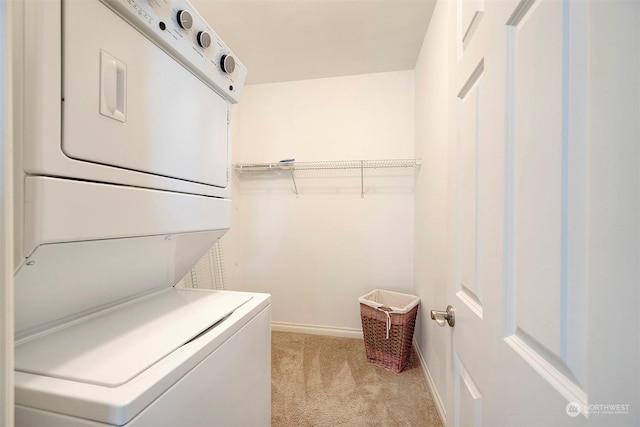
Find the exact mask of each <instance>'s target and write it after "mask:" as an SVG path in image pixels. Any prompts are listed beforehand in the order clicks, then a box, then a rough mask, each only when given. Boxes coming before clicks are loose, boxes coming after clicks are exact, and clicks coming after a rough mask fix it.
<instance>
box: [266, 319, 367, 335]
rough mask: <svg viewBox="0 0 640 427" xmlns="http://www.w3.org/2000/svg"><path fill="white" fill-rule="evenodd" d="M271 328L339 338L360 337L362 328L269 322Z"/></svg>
mask: <svg viewBox="0 0 640 427" xmlns="http://www.w3.org/2000/svg"><path fill="white" fill-rule="evenodd" d="M271 330H272V331H276V332H295V333H298V334H311V335H328V336H332V337H341V338H360V339H362V329H353V328H335V327H329V326H316V325H303V324H300V323H286V322H271Z"/></svg>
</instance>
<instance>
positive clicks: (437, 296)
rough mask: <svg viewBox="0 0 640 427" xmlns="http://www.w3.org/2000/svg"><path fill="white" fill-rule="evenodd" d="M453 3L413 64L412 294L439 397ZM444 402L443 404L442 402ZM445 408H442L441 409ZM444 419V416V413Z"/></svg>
mask: <svg viewBox="0 0 640 427" xmlns="http://www.w3.org/2000/svg"><path fill="white" fill-rule="evenodd" d="M451 3H452V2H438V3H437V4H436V8H435V10H434V13H433V16H432V18H431V23H430V24H429V29H428V31H427V34H426V36H425V40H424V44H423V45H422V50H421V52H420V56H419V58H418V62H417V64H416V70H415V74H416V80H415V84H416V92H415V93H416V95H415V96H416V104H415V109H416V113H415V114H416V128H415V131H416V141H415V153H416V157H422V158H423V159H424V160H423V167H422V170H421V172H420V175H419V176H418V179H417V182H416V188H415V246H414V247H415V253H414V258H415V260H416V262H415V268H414V272H415V276H414V278H415V292H416V294H417V295H418V296H420V299H421V303H422V304H421V308H422V309H421V310H420V320H419V322H418V325H419V328H418V330H417V331H416V341H417V344H418V347H419V349H420V353H421V354H422V356H423V357H424V359H425V362H426V364H427V367H428V370H429V373H430V375H431V378H432V379H433V383H434V385H435V387H436V389H437V390H438V394H439V395H440V398H441V399H443V400H445V399H446V398H447V393H448V392H449V390H448V388H447V385H448V384H447V370H448V369H449V368H448V361H449V360H450V357H449V347H450V343H449V340H450V333H449V331H448V330H446V329H444V328H440V327H438V326H437V325H436V324H435V322H433V321H432V320H431V319H430V316H429V312H430V310H432V309H436V310H444V309H445V308H446V306H447V304H448V303H450V301H447V293H446V292H447V283H446V281H447V278H448V277H450V274H449V271H448V268H450V260H449V259H448V257H447V250H446V248H447V233H448V232H449V228H450V220H451V218H449V217H448V216H447V204H448V185H449V183H448V170H447V164H448V150H447V144H448V123H449V120H450V116H452V115H455V110H454V109H453V108H450V107H449V105H448V98H449V87H450V84H449V72H448V71H449V69H450V67H449V64H450V61H451V60H453V58H450V57H449V53H450V52H454V50H453V49H452V46H451V42H452V39H453V38H452V37H449V34H452V32H453V31H454V30H455V22H452V20H451V16H452V14H451V13H450V9H451ZM441 403H444V402H441ZM440 409H443V408H440ZM442 415H444V414H442Z"/></svg>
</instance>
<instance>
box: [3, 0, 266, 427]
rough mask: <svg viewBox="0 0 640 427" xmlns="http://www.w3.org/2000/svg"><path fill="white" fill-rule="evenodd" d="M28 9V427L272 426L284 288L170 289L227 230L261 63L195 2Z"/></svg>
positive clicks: (19, 394)
mask: <svg viewBox="0 0 640 427" xmlns="http://www.w3.org/2000/svg"><path fill="white" fill-rule="evenodd" d="M13 9H14V15H13V16H12V23H13V25H14V28H15V31H14V43H15V45H14V51H15V53H16V57H15V58H14V59H13V63H14V70H13V74H14V76H15V78H16V84H15V85H14V90H15V93H16V96H15V105H14V114H15V134H16V150H15V153H14V154H15V159H16V161H15V169H14V170H15V184H16V185H15V207H16V215H15V218H16V229H15V254H16V275H15V312H16V318H15V325H16V348H15V369H16V371H15V384H16V390H15V391H16V394H15V398H16V408H15V411H16V413H15V415H16V423H17V425H18V426H49V425H51V426H69V427H73V426H107V425H127V426H136V427H140V426H178V425H179V426H189V425H191V426H195V425H198V426H202V425H208V426H215V425H224V426H228V425H252V426H257V425H268V424H269V423H270V412H271V403H270V369H271V366H270V362H271V360H270V309H271V305H270V297H269V295H266V294H255V293H243V292H228V291H207V290H198V289H176V288H174V287H173V285H174V284H175V283H176V282H178V281H179V280H180V278H182V276H184V274H185V273H186V272H187V271H189V269H190V268H191V267H192V266H193V265H194V264H195V263H196V261H197V260H198V259H199V258H200V257H201V256H202V254H203V253H204V252H206V250H207V249H208V248H210V247H211V246H212V245H213V244H214V243H215V242H216V241H217V239H219V238H220V237H221V236H222V235H223V234H224V233H225V232H226V230H228V228H229V226H230V217H231V200H230V187H229V181H230V155H229V144H230V114H229V112H230V106H231V104H232V103H235V102H237V100H238V96H239V94H240V91H241V89H242V86H243V84H244V80H245V77H246V73H247V70H246V68H245V67H244V66H243V64H242V63H241V62H240V61H238V60H237V59H235V57H234V55H233V53H232V52H231V51H230V50H229V48H228V47H227V46H226V45H225V44H224V42H223V41H222V40H221V39H220V38H219V37H218V36H217V35H216V33H215V32H214V31H213V29H211V28H210V27H209V25H208V24H207V23H206V22H205V21H204V20H203V19H202V17H201V16H200V15H199V14H198V13H197V11H196V10H194V8H193V7H192V6H191V5H190V4H189V3H188V2H187V1H184V0H85V1H74V0H47V1H27V2H20V3H16V4H14V7H13Z"/></svg>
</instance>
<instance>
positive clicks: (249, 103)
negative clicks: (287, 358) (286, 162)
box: [224, 71, 414, 331]
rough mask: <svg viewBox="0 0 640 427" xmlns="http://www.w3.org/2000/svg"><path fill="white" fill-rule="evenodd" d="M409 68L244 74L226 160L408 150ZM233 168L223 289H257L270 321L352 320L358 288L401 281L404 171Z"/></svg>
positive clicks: (348, 324) (406, 213) (407, 243)
mask: <svg viewBox="0 0 640 427" xmlns="http://www.w3.org/2000/svg"><path fill="white" fill-rule="evenodd" d="M413 80H414V73H413V71H403V72H391V73H381V74H368V75H359V76H349V77H339V78H328V79H318V80H308V81H296V82H286V83H276V84H263V85H253V86H247V87H245V88H244V92H243V94H242V99H241V100H240V103H239V104H238V105H237V106H236V107H235V109H234V117H233V121H234V122H233V123H234V142H233V150H234V151H233V160H234V162H274V161H278V160H280V159H285V158H295V159H296V160H297V161H316V160H350V159H384V158H391V159H394V158H412V157H413V154H414V133H413V131H414V85H413ZM364 184H365V190H366V191H367V193H366V194H365V196H364V198H361V197H360V178H359V176H322V177H317V176H309V174H304V173H301V174H300V175H299V176H298V178H297V185H298V189H299V192H300V194H299V196H298V197H296V195H295V194H294V191H293V184H292V182H291V179H290V177H289V175H288V174H286V173H285V174H281V175H277V174H263V175H258V176H255V175H254V176H251V175H249V174H248V173H243V174H242V175H240V174H238V173H235V174H234V182H233V195H232V198H233V204H234V211H233V216H232V228H231V231H230V232H229V233H228V234H227V235H226V236H225V238H224V247H225V251H226V259H227V269H228V272H229V286H228V287H229V288H230V289H233V290H248V291H258V292H268V293H271V294H272V297H273V317H272V320H273V321H274V322H284V323H292V324H297V325H313V326H319V327H327V328H335V329H345V330H347V331H355V330H358V329H360V328H361V325H360V315H359V306H358V297H359V296H362V295H364V294H365V293H366V292H368V291H369V290H372V289H375V288H383V289H389V290H397V291H400V292H409V293H411V292H412V290H413V289H412V286H413V274H412V272H413V184H414V176H413V173H412V172H411V171H410V172H409V175H407V176H400V177H398V176H390V177H372V178H367V177H366V176H365V183H364Z"/></svg>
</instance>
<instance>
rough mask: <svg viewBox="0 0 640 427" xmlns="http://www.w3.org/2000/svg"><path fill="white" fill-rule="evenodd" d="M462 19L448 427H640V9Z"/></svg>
mask: <svg viewBox="0 0 640 427" xmlns="http://www.w3.org/2000/svg"><path fill="white" fill-rule="evenodd" d="M455 9H456V14H455V18H453V19H455V21H456V46H455V50H456V51H455V52H450V55H453V56H454V57H455V60H452V61H450V64H451V67H453V73H452V75H453V76H454V79H453V81H454V83H453V84H452V88H451V94H450V99H451V102H453V103H454V104H453V105H454V106H455V108H453V111H455V112H456V113H455V115H454V117H452V119H451V124H450V130H451V132H450V141H449V148H450V156H449V171H450V172H449V174H450V175H449V178H450V183H451V185H450V189H452V191H451V196H450V201H449V212H450V213H451V218H452V220H453V224H454V226H453V227H451V232H450V233H449V235H450V247H451V248H452V250H451V256H452V259H453V260H454V262H453V263H452V268H451V272H452V273H451V274H452V277H451V280H450V285H449V292H448V294H449V301H450V303H451V305H453V306H454V308H455V310H456V313H455V315H456V320H455V327H454V328H449V333H451V334H452V342H453V345H452V351H451V358H452V360H451V370H450V375H451V384H453V393H452V401H451V402H450V405H449V406H450V407H449V408H447V424H448V425H452V426H453V425H456V426H457V425H477V426H480V425H505V426H506V425H509V426H515V425H517V426H523V425H580V426H587V425H637V424H638V423H640V408H639V407H638V402H639V401H640V393H639V390H638V389H639V387H640V386H639V383H640V369H639V364H640V351H639V346H640V344H639V341H640V339H639V333H638V328H639V326H640V317H639V315H638V304H639V303H640V298H639V297H640V293H639V287H640V285H639V283H640V276H639V270H638V260H639V255H640V251H639V240H640V227H639V224H640V220H639V218H640V208H639V201H640V186H639V171H640V169H639V167H638V166H639V158H640V157H639V154H640V152H639V148H638V147H639V141H640V128H639V125H638V123H639V121H640V120H639V119H640V89H639V88H640V66H639V59H638V58H639V56H640V32H639V30H638V29H639V28H640V3H637V2H630V1H617V2H598V1H595V2H582V1H575V2H573V1H557V0H550V1H544V0H522V1H519V2H518V1H499V2H495V1H483V0H473V1H466V0H458V1H457V2H456V6H455ZM443 308H444V307H443Z"/></svg>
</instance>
